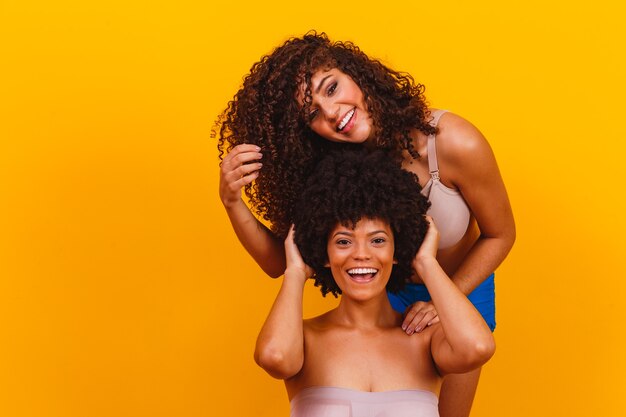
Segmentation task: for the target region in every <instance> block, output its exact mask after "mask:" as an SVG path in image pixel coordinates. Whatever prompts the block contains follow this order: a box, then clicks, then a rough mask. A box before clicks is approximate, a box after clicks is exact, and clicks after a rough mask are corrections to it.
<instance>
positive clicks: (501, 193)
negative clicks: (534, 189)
mask: <svg viewBox="0 0 626 417" xmlns="http://www.w3.org/2000/svg"><path fill="white" fill-rule="evenodd" d="M444 117H445V120H446V123H445V124H444V125H443V126H442V130H441V134H440V136H443V140H441V141H440V142H438V147H439V146H440V144H441V146H440V148H441V152H440V153H439V155H441V157H442V162H443V164H444V167H443V168H442V171H445V172H446V173H447V174H449V178H450V179H451V181H452V182H453V183H454V185H455V186H456V187H457V188H458V189H459V191H460V192H461V194H462V195H463V198H464V199H465V201H466V202H467V204H468V206H469V207H470V210H471V211H472V214H473V215H474V217H475V218H476V221H477V223H478V227H479V229H480V237H479V238H478V240H477V241H476V242H475V243H474V245H473V246H472V248H471V249H470V251H469V252H468V253H467V254H466V255H465V257H464V259H463V261H462V262H461V263H460V265H459V267H458V268H457V269H456V271H455V272H454V274H453V275H452V277H451V278H452V281H453V282H454V283H455V284H456V285H457V286H458V287H459V289H460V290H461V291H462V292H463V293H464V294H465V295H467V294H469V293H471V292H472V291H473V290H474V289H475V288H476V287H477V286H478V285H480V284H481V283H482V282H483V281H484V280H485V278H487V277H488V276H489V275H490V274H491V273H492V272H493V271H494V270H495V269H496V268H497V267H498V266H499V265H500V263H502V261H503V260H504V258H505V257H506V255H507V254H508V253H509V251H510V250H511V247H512V246H513V243H514V242H515V221H514V219H513V211H512V210H511V204H510V203H509V199H508V196H507V192H506V188H505V186H504V182H503V181H502V176H501V175H500V170H499V169H498V164H497V163H496V158H495V156H494V154H493V151H492V150H491V147H490V146H489V143H488V142H487V140H486V139H485V138H484V136H483V135H482V133H480V131H478V129H476V128H475V127H474V126H473V125H472V124H471V123H469V122H468V121H467V120H465V119H463V118H461V117H459V116H457V115H454V114H446V115H445V116H444Z"/></svg>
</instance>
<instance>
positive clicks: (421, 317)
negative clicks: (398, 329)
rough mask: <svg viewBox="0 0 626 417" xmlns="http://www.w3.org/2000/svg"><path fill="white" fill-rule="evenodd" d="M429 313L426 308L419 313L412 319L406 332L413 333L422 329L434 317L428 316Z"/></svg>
mask: <svg viewBox="0 0 626 417" xmlns="http://www.w3.org/2000/svg"><path fill="white" fill-rule="evenodd" d="M428 314H429V313H428V312H427V311H424V310H421V311H420V312H419V313H417V314H416V315H415V317H413V320H411V323H409V325H408V326H407V328H406V333H407V334H413V333H417V332H419V331H421V330H422V329H423V328H424V327H425V326H426V323H427V322H428V321H427V320H429V319H431V318H432V317H428ZM425 320H426V321H425Z"/></svg>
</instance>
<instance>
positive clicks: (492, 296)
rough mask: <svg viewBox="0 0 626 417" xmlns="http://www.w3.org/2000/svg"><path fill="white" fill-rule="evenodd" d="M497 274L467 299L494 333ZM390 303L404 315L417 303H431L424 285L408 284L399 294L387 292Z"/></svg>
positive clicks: (484, 282) (490, 276)
mask: <svg viewBox="0 0 626 417" xmlns="http://www.w3.org/2000/svg"><path fill="white" fill-rule="evenodd" d="M494 277H495V274H491V275H489V276H488V277H487V279H486V280H484V281H483V282H482V283H481V284H480V285H479V286H478V287H476V288H475V289H474V291H472V292H471V293H470V294H469V295H468V296H467V298H468V299H469V300H470V301H471V302H472V304H474V307H476V310H478V312H479V313H480V314H482V316H483V318H484V319H485V321H486V322H487V325H488V326H489V328H490V329H491V331H492V332H493V331H494V329H495V328H496V287H495V281H494ZM387 295H388V297H389V302H390V303H391V306H392V307H393V309H394V310H396V311H397V312H399V313H404V311H405V310H406V308H407V307H408V306H410V305H411V304H413V303H415V302H416V301H430V294H429V293H428V290H427V289H426V286H425V285H424V284H414V283H412V282H411V283H407V284H406V285H405V286H404V289H403V290H402V291H400V292H399V293H397V294H392V293H390V292H387Z"/></svg>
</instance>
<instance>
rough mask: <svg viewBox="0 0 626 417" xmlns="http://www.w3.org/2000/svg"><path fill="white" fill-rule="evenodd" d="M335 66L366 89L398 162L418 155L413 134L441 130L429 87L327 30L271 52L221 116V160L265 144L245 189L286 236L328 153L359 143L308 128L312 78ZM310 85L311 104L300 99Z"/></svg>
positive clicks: (383, 144) (377, 125)
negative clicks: (302, 193) (433, 119)
mask: <svg viewBox="0 0 626 417" xmlns="http://www.w3.org/2000/svg"><path fill="white" fill-rule="evenodd" d="M330 68H338V69H339V70H340V71H342V72H344V73H345V74H347V75H349V76H350V77H351V78H352V79H353V80H354V81H355V83H356V84H357V85H358V86H359V87H360V88H361V90H362V91H363V94H364V97H365V100H366V104H367V107H368V112H369V113H370V116H371V118H372V121H373V137H374V138H376V139H375V142H374V143H375V146H376V147H377V148H380V149H384V150H387V151H388V152H390V153H391V155H392V156H393V157H394V158H398V159H399V158H400V157H401V155H402V151H404V150H406V151H407V152H408V153H409V154H410V155H412V156H413V157H418V156H419V155H418V153H417V151H416V150H415V149H414V147H413V144H412V141H411V138H410V136H409V134H410V131H411V130H412V129H418V130H420V131H422V132H424V133H425V134H432V133H435V132H436V128H435V127H433V126H431V125H430V124H429V123H428V119H429V116H430V115H429V112H428V105H427V103H426V100H425V98H424V94H423V93H424V86H423V85H421V84H418V83H415V81H414V80H413V78H412V77H411V76H410V75H409V74H407V73H402V72H397V71H394V70H392V69H390V68H388V67H386V66H385V65H383V64H382V63H381V62H379V61H378V60H376V59H372V58H369V57H368V56H367V55H366V54H365V53H363V52H362V51H361V50H360V49H359V48H358V47H357V46H356V45H354V44H353V43H352V42H331V41H330V40H329V39H328V36H327V35H326V34H325V33H316V32H308V33H307V34H305V35H304V36H302V37H300V38H291V39H289V40H287V41H286V42H285V43H284V44H283V45H281V46H279V47H278V48H276V49H275V50H274V51H273V52H272V53H271V54H269V55H266V56H263V57H262V58H261V60H260V61H259V62H257V63H255V64H254V65H253V66H252V68H251V70H250V73H249V74H248V75H247V76H246V77H245V78H244V82H243V86H242V87H241V89H240V90H239V91H238V92H237V94H236V95H235V97H234V98H233V100H231V101H230V102H229V103H228V107H227V108H226V110H224V112H223V113H222V114H220V115H219V117H218V119H217V121H216V124H215V127H214V129H213V132H212V136H213V137H215V136H216V135H217V136H218V145H217V148H218V150H219V156H220V159H222V158H223V156H224V153H227V152H228V151H230V150H231V149H232V148H233V147H234V146H236V145H239V144H242V143H248V144H255V145H258V146H259V147H261V152H262V153H263V168H262V169H261V171H260V174H259V177H258V178H257V179H256V180H255V181H254V182H253V183H252V184H248V185H247V186H246V187H245V189H244V191H245V194H246V196H247V197H248V199H249V200H250V203H251V205H252V207H253V210H254V211H255V212H256V213H257V215H259V216H260V217H262V218H264V219H265V220H269V221H270V222H271V225H272V230H273V231H274V233H276V234H277V235H278V236H279V237H281V238H284V237H285V236H286V235H287V232H288V231H289V226H290V224H291V223H292V221H293V205H294V202H295V201H296V199H297V198H298V196H299V190H300V189H301V187H302V184H303V183H304V182H305V181H306V178H307V176H308V174H309V173H310V172H311V170H312V169H313V167H314V166H315V164H316V163H317V162H318V161H319V160H320V157H321V156H322V155H324V154H326V153H327V152H328V151H330V150H332V149H337V148H345V147H351V146H359V145H346V144H338V143H333V142H330V141H327V140H325V139H324V138H322V137H321V136H319V135H317V134H316V133H315V132H313V131H312V130H311V129H310V128H309V126H308V118H307V117H305V114H306V110H307V107H308V105H309V104H310V97H311V92H310V86H311V76H312V75H313V74H315V72H317V71H318V70H320V69H330ZM303 83H306V90H305V94H304V97H305V98H304V106H302V105H301V104H300V103H299V102H298V100H297V98H296V97H297V94H298V91H299V89H300V88H301V86H302V85H303Z"/></svg>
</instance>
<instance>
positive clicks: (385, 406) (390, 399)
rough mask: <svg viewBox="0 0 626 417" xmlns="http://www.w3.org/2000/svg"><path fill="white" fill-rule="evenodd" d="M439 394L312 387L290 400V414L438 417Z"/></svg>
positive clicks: (300, 416)
mask: <svg viewBox="0 0 626 417" xmlns="http://www.w3.org/2000/svg"><path fill="white" fill-rule="evenodd" d="M438 402H439V400H438V399H437V396H436V395H435V394H434V393H432V392H430V391H424V390H402V391H382V392H367V391H357V390H353V389H348V388H337V387H310V388H305V389H303V390H302V391H300V392H299V393H298V394H297V395H296V396H295V397H293V398H292V399H291V414H290V416H291V417H438V416H439V410H438V407H437V404H438Z"/></svg>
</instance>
